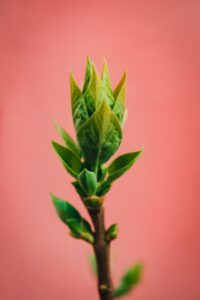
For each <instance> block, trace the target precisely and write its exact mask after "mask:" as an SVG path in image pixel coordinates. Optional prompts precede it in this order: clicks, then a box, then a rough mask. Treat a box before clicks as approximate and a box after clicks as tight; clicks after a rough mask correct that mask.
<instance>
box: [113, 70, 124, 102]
mask: <svg viewBox="0 0 200 300" xmlns="http://www.w3.org/2000/svg"><path fill="white" fill-rule="evenodd" d="M125 82H126V71H124V74H123V76H122V79H121V80H120V82H119V83H118V85H117V86H116V88H115V90H114V92H113V94H114V97H115V99H117V96H118V94H119V92H120V90H121V88H122V87H123V85H124V84H125Z"/></svg>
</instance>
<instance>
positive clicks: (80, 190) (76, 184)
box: [72, 181, 87, 197]
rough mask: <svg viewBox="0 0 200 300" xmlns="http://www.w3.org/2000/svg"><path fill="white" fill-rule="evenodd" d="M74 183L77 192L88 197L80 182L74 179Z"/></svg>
mask: <svg viewBox="0 0 200 300" xmlns="http://www.w3.org/2000/svg"><path fill="white" fill-rule="evenodd" d="M72 185H73V186H74V188H75V190H76V192H77V193H78V194H79V196H81V197H86V196H87V195H86V193H85V192H84V190H83V189H82V188H81V186H80V184H79V182H78V181H74V182H72Z"/></svg>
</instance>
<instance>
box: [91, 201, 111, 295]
mask: <svg viewBox="0 0 200 300" xmlns="http://www.w3.org/2000/svg"><path fill="white" fill-rule="evenodd" d="M89 214H90V217H91V219H92V222H93V225H94V229H95V242H94V245H93V247H94V253H95V257H96V262H97V273H98V291H99V296H100V299H101V300H114V296H113V284H112V279H111V273H110V242H107V241H106V238H105V224H104V208H103V207H101V208H100V209H99V210H97V211H89Z"/></svg>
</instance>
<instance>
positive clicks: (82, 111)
mask: <svg viewBox="0 0 200 300" xmlns="http://www.w3.org/2000/svg"><path fill="white" fill-rule="evenodd" d="M70 88H71V105H72V115H73V121H74V126H75V128H76V130H78V128H79V127H80V126H81V125H82V124H83V123H85V122H86V121H87V120H88V118H89V115H88V111H87V107H86V104H85V98H84V96H83V93H82V91H81V90H80V88H79V87H78V85H77V83H76V81H75V79H74V77H73V75H72V74H71V75H70Z"/></svg>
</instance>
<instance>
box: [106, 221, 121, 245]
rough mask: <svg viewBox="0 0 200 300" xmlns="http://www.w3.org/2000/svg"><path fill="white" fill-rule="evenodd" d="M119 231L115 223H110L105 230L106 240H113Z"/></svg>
mask: <svg viewBox="0 0 200 300" xmlns="http://www.w3.org/2000/svg"><path fill="white" fill-rule="evenodd" d="M118 232H119V228H118V225H117V224H112V225H111V226H110V227H109V228H108V229H107V230H106V240H107V241H108V242H110V241H112V240H114V239H116V238H117V236H118Z"/></svg>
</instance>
